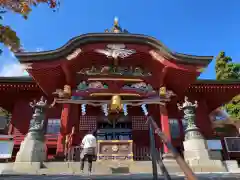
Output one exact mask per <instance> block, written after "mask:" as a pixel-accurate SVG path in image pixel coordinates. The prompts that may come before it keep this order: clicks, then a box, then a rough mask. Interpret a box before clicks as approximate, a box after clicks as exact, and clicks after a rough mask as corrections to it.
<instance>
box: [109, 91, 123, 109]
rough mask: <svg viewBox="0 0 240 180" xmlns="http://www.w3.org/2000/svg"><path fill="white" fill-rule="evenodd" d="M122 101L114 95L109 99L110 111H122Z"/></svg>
mask: <svg viewBox="0 0 240 180" xmlns="http://www.w3.org/2000/svg"><path fill="white" fill-rule="evenodd" d="M121 101H122V99H121V97H120V96H118V95H114V96H113V97H112V99H111V104H110V111H114V112H120V111H122V109H123V105H122V103H121Z"/></svg>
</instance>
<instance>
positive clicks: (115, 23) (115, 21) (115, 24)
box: [114, 17, 118, 26]
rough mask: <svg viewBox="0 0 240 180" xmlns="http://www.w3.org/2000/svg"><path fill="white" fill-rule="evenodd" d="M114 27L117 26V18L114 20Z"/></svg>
mask: <svg viewBox="0 0 240 180" xmlns="http://www.w3.org/2000/svg"><path fill="white" fill-rule="evenodd" d="M114 26H118V17H115V18H114Z"/></svg>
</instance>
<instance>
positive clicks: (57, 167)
mask: <svg viewBox="0 0 240 180" xmlns="http://www.w3.org/2000/svg"><path fill="white" fill-rule="evenodd" d="M3 164H5V165H6V167H5V169H4V170H3V171H2V172H3V174H4V172H5V174H19V173H20V174H32V175H36V174H46V175H51V174H52V175H55V174H70V175H72V174H80V163H79V162H45V163H43V166H42V167H41V168H38V167H39V166H38V165H39V164H38V163H32V166H33V167H31V168H29V163H27V165H26V164H25V163H21V165H22V167H25V168H18V169H16V168H14V163H3ZM164 164H165V166H166V168H167V170H168V172H169V173H170V174H176V173H180V174H182V173H183V172H182V170H181V169H180V167H179V166H178V164H176V162H175V161H165V162H164ZM18 165H19V166H20V164H18ZM192 169H193V171H194V172H201V173H204V172H208V173H209V172H210V173H215V172H225V171H226V170H225V171H224V170H223V171H220V170H219V168H215V167H214V166H199V165H198V166H197V165H196V166H192ZM85 171H86V172H87V162H86V163H85ZM158 172H159V174H161V171H160V169H159V168H158ZM129 173H130V174H137V173H152V162H151V161H135V162H131V163H124V162H122V163H117V162H113V161H112V162H94V163H93V174H95V175H109V174H129Z"/></svg>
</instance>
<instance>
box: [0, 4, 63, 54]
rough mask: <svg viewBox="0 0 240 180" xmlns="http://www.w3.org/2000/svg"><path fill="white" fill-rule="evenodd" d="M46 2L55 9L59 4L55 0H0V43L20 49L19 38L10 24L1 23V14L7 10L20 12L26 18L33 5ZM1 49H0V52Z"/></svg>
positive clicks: (16, 49) (11, 48)
mask: <svg viewBox="0 0 240 180" xmlns="http://www.w3.org/2000/svg"><path fill="white" fill-rule="evenodd" d="M40 3H46V4H48V5H49V7H50V8H52V9H55V8H56V7H57V6H58V5H59V1H57V0H0V43H2V44H4V45H5V46H7V47H8V48H9V49H10V50H11V51H21V43H20V39H19V37H18V36H17V33H16V32H15V31H14V30H13V29H11V27H10V26H6V25H4V24H3V15H4V14H5V13H8V12H14V13H17V14H21V15H22V16H23V18H25V19H27V17H28V15H29V13H30V12H31V11H32V7H33V6H37V5H38V4H40ZM1 52H2V50H1V49H0V53H1Z"/></svg>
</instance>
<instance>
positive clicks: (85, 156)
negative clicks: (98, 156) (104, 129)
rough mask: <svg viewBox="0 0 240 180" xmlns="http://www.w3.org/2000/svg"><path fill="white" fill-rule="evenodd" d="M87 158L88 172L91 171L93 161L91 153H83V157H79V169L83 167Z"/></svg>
mask: <svg viewBox="0 0 240 180" xmlns="http://www.w3.org/2000/svg"><path fill="white" fill-rule="evenodd" d="M86 159H87V160H88V172H92V162H93V155H90V154H85V155H84V157H83V158H81V159H80V169H81V170H83V169H84V162H85V160H86Z"/></svg>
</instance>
